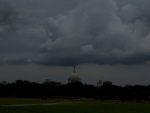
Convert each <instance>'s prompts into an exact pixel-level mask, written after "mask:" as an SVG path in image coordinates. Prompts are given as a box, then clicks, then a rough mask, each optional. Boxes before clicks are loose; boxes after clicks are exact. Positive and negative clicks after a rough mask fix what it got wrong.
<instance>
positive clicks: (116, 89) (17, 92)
mask: <svg viewBox="0 0 150 113" xmlns="http://www.w3.org/2000/svg"><path fill="white" fill-rule="evenodd" d="M149 96H150V85H148V86H142V85H134V86H131V85H128V86H125V87H122V86H117V85H102V86H101V87H99V88H98V87H96V86H94V85H88V84H83V83H81V82H73V83H67V84H62V83H60V82H55V81H50V82H44V83H36V82H30V81H26V80H24V81H23V80H16V81H15V83H7V84H5V85H4V84H0V97H22V98H42V97H43V98H95V99H101V100H107V99H120V100H122V101H124V100H131V101H132V100H136V101H140V100H148V98H149Z"/></svg>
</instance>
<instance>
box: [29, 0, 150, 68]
mask: <svg viewBox="0 0 150 113" xmlns="http://www.w3.org/2000/svg"><path fill="white" fill-rule="evenodd" d="M143 6H145V8H143V7H142V6H141V7H140V6H138V5H137V6H133V5H132V3H128V2H127V3H124V4H123V5H122V6H121V5H120V6H119V1H117V0H87V1H85V2H83V3H81V4H79V5H78V6H77V7H76V8H75V9H73V10H71V11H69V12H68V13H67V14H66V15H58V16H57V17H56V18H53V17H49V18H48V19H47V27H46V33H47V37H48V41H47V42H45V43H42V44H41V46H40V52H41V53H40V54H39V55H38V56H37V57H35V58H34V59H33V60H32V62H34V63H39V64H44V65H65V66H69V65H78V64H82V63H97V64H118V63H119V64H138V63H144V62H147V61H149V60H150V21H149V20H150V15H149V11H150V8H149V7H148V3H147V2H145V4H144V2H143Z"/></svg>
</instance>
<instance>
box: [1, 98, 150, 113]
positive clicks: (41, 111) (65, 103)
mask: <svg viewBox="0 0 150 113" xmlns="http://www.w3.org/2000/svg"><path fill="white" fill-rule="evenodd" d="M0 113H150V102H146V101H142V102H139V103H137V102H127V101H126V102H120V101H119V100H118V101H111V100H108V101H104V102H103V101H100V100H71V99H68V100H67V99H48V100H41V99H21V98H0Z"/></svg>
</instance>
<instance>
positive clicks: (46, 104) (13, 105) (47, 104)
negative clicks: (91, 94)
mask: <svg viewBox="0 0 150 113" xmlns="http://www.w3.org/2000/svg"><path fill="white" fill-rule="evenodd" d="M68 103H70V102H59V103H44V104H11V105H2V106H4V107H9V106H10V107H15V106H16V107H18V106H52V105H58V104H68ZM72 103H83V102H72Z"/></svg>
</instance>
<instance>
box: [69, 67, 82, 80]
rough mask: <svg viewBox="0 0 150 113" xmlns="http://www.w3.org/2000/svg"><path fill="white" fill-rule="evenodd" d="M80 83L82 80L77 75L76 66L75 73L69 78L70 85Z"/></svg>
mask: <svg viewBox="0 0 150 113" xmlns="http://www.w3.org/2000/svg"><path fill="white" fill-rule="evenodd" d="M80 81H81V80H80V78H79V76H78V74H77V73H76V70H75V66H74V70H73V73H72V74H71V75H70V76H69V78H68V83H71V82H80Z"/></svg>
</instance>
